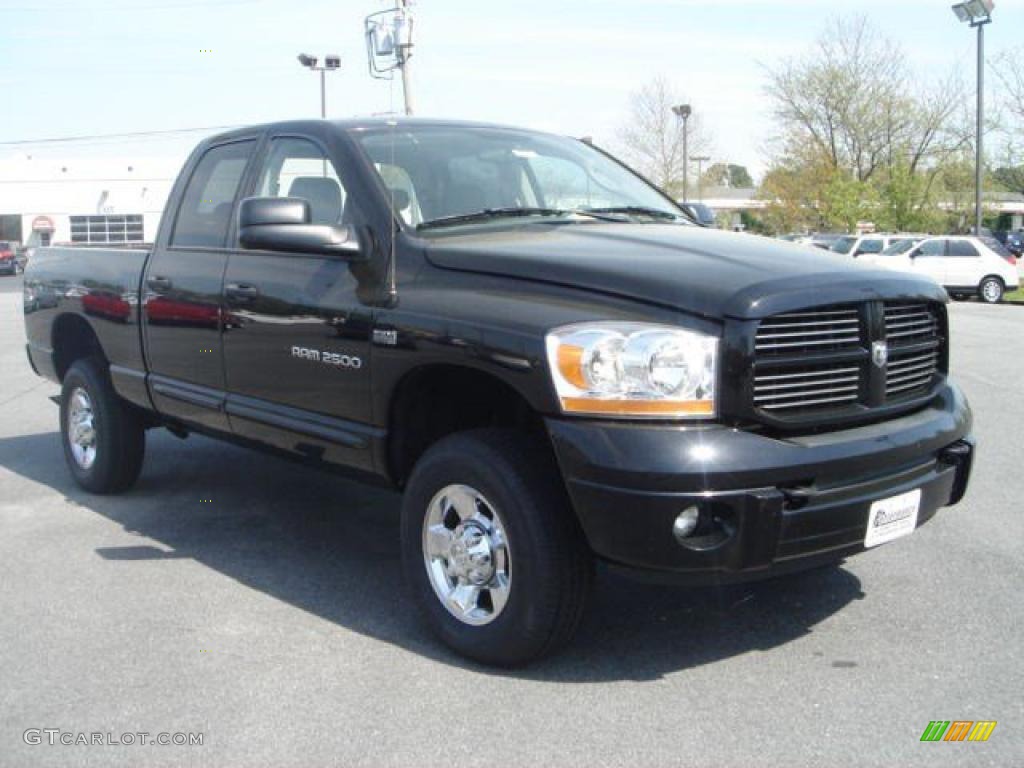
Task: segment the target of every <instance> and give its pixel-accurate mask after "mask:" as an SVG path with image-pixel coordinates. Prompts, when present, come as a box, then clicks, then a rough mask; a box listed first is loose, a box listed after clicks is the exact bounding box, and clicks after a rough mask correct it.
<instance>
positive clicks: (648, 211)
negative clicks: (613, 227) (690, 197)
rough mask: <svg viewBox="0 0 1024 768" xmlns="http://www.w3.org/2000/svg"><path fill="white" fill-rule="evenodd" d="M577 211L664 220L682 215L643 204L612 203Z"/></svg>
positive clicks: (679, 217) (681, 217) (673, 219)
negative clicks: (622, 214)
mask: <svg viewBox="0 0 1024 768" xmlns="http://www.w3.org/2000/svg"><path fill="white" fill-rule="evenodd" d="M579 213H624V214H626V215H627V216H650V217H651V218H652V219H664V220H666V221H678V220H679V219H683V218H684V217H683V216H677V215H676V214H674V213H671V212H670V211H662V210H659V209H658V208H648V207H647V206H645V205H614V206H608V207H604V208H581V209H580V211H579Z"/></svg>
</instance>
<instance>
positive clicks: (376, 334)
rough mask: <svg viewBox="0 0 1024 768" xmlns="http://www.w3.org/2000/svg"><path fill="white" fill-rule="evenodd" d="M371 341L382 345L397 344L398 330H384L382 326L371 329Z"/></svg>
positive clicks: (391, 345)
mask: <svg viewBox="0 0 1024 768" xmlns="http://www.w3.org/2000/svg"><path fill="white" fill-rule="evenodd" d="M373 343H374V344H379V345H381V346H382V347H397V346H398V331H395V330H385V329H384V328H374V329H373Z"/></svg>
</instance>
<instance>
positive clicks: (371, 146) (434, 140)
mask: <svg viewBox="0 0 1024 768" xmlns="http://www.w3.org/2000/svg"><path fill="white" fill-rule="evenodd" d="M356 139H357V141H358V142H359V144H360V145H361V146H362V148H363V150H364V151H365V152H366V154H367V155H368V156H369V158H370V160H371V161H372V162H373V164H374V167H375V168H376V169H377V172H378V173H379V174H380V175H381V178H382V179H383V180H384V183H385V184H386V185H387V186H388V188H389V189H391V190H392V191H394V192H395V193H396V194H395V200H396V202H397V203H398V204H397V205H396V208H397V209H398V210H399V212H400V214H401V216H402V218H403V219H404V220H405V223H406V224H409V225H410V226H423V225H426V224H430V223H433V224H434V225H435V226H436V225H437V224H438V223H440V224H446V223H447V222H445V220H446V219H454V220H453V221H452V222H450V224H451V225H455V224H459V225H465V224H467V223H479V221H484V220H487V219H486V217H495V218H500V217H505V216H510V215H514V216H515V219H516V221H524V220H537V221H551V220H552V217H553V216H554V217H555V218H558V217H559V216H560V215H561V216H564V217H568V216H570V215H571V214H572V213H573V212H574V211H590V210H597V211H604V212H606V213H608V214H610V215H609V216H605V217H602V218H606V219H607V218H613V219H615V220H618V219H621V220H651V221H655V220H660V221H671V220H676V221H679V222H680V223H684V222H687V223H688V219H686V218H685V216H684V214H683V213H681V212H680V210H679V209H678V208H676V207H675V206H674V205H673V204H672V202H671V201H670V200H668V199H667V198H665V197H664V196H663V195H662V194H661V193H660V192H658V191H657V190H656V189H655V188H653V187H651V186H650V185H648V184H647V183H646V182H644V181H642V180H641V179H640V178H639V177H637V176H635V175H634V174H633V173H631V172H630V171H629V170H627V169H626V168H624V167H622V166H621V165H619V164H618V163H617V162H615V161H614V160H611V159H610V158H608V157H606V156H605V155H603V154H602V153H601V152H599V151H597V150H596V149H594V148H593V147H591V146H588V145H587V144H585V143H583V142H581V141H577V140H575V139H569V138H563V137H559V136H550V135H547V134H540V133H531V132H528V131H519V130H512V129H503V128H492V127H480V126H441V125H438V126H402V125H396V126H394V127H388V128H381V129H377V130H369V131H363V132H359V133H357V134H356ZM524 209H528V210H524ZM516 212H518V214H517V213H516ZM472 214H484V215H485V217H482V218H481V219H470V220H467V219H466V217H467V216H468V215H472ZM534 216H536V219H533V218H532V217H534ZM456 217H457V218H456ZM581 220H583V219H581ZM585 220H587V221H591V222H593V221H599V220H600V219H598V218H594V217H588V218H587V219H585Z"/></svg>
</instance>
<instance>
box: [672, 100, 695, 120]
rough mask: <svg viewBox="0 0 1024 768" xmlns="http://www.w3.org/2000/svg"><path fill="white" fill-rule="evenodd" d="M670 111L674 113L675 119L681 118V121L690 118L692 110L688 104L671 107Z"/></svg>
mask: <svg viewBox="0 0 1024 768" xmlns="http://www.w3.org/2000/svg"><path fill="white" fill-rule="evenodd" d="M672 111H673V112H675V113H676V117H681V118H683V120H685V119H686V118H688V117H689V116H690V113H691V112H692V111H693V110H692V109H691V108H690V105H689V104H677V105H676V106H674V107H672Z"/></svg>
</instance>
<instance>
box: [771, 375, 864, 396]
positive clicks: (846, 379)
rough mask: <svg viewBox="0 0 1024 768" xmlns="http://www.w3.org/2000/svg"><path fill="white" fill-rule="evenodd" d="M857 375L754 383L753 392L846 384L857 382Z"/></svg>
mask: <svg viewBox="0 0 1024 768" xmlns="http://www.w3.org/2000/svg"><path fill="white" fill-rule="evenodd" d="M858 379H859V377H857V376H841V377H839V378H835V379H811V380H809V381H793V382H790V383H789V384H754V394H755V395H756V394H759V393H761V392H763V391H771V392H773V391H775V390H778V389H797V388H801V389H806V388H808V387H810V388H814V387H817V386H821V385H822V384H848V383H850V382H853V383H854V384H856V383H857V381H858Z"/></svg>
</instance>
